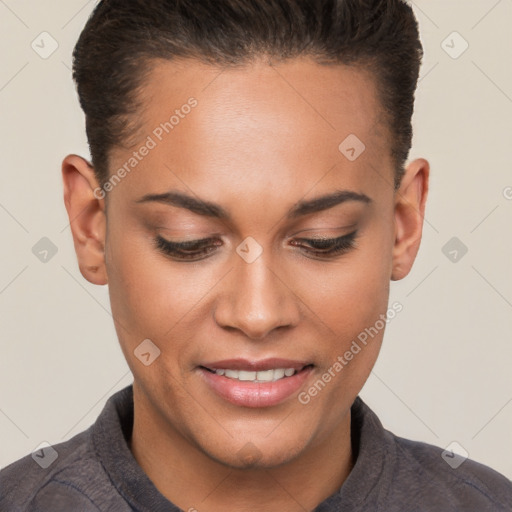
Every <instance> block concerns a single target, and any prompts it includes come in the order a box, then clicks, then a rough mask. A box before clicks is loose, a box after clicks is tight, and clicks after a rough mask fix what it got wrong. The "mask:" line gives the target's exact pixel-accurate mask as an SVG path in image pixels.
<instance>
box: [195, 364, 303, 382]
mask: <svg viewBox="0 0 512 512" xmlns="http://www.w3.org/2000/svg"><path fill="white" fill-rule="evenodd" d="M310 366H311V367H312V366H313V365H311V364H309V365H305V366H302V367H301V368H299V369H295V368H292V367H290V368H270V369H269V370H259V371H255V370H232V369H229V368H216V369H213V368H208V367H206V366H201V368H203V369H204V370H206V371H208V372H210V373H215V374H216V375H220V376H224V377H226V378H227V379H234V380H238V381H241V382H254V383H263V382H276V381H278V380H281V379H286V378H288V377H293V376H294V375H296V374H297V373H299V372H301V371H303V370H304V369H306V368H308V367H310Z"/></svg>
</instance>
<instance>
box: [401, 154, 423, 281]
mask: <svg viewBox="0 0 512 512" xmlns="http://www.w3.org/2000/svg"><path fill="white" fill-rule="evenodd" d="M429 175H430V165H429V163H428V162H427V161H426V160H424V159H423V158H419V159H417V160H414V161H413V162H411V163H410V164H409V165H408V166H407V169H406V172H405V175H404V177H403V179H402V183H401V185H400V188H399V189H398V190H397V191H396V193H395V244H394V246H393V270H392V275H391V279H392V280H393V281H399V280H400V279H403V278H404V277H405V276H406V275H407V274H408V273H409V272H410V270H411V268H412V265H413V263H414V260H415V259H416V255H417V254H418V250H419V248H420V243H421V235H422V232H423V218H424V216H425V205H426V202H427V196H428V187H429Z"/></svg>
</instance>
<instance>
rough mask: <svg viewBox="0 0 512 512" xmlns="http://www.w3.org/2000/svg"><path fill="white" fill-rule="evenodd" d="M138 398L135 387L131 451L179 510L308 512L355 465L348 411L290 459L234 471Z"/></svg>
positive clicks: (204, 511) (327, 494)
mask: <svg viewBox="0 0 512 512" xmlns="http://www.w3.org/2000/svg"><path fill="white" fill-rule="evenodd" d="M138 398H139V399H138ZM140 398H141V397H137V396H136V391H135V387H134V424H133V432H132V438H131V441H130V449H131V451H132V453H133V455H134V457H135V459H136V460H137V462H138V464H139V465H140V466H141V468H142V469H143V470H144V472H145V473H146V474H147V475H148V477H149V478H150V480H151V481H152V482H153V484H154V485H155V486H156V488H157V489H158V490H159V492H160V493H161V494H162V495H163V496H165V497H166V498H167V499H168V500H169V501H171V502H172V503H173V504H174V505H176V506H178V507H180V508H181V509H182V510H186V511H191V512H194V511H200V512H217V511H219V512H220V511H225V510H238V511H241V512H243V511H247V512H249V511H250V512H259V511H266V512H274V511H275V512H278V511H279V512H282V510H287V511H290V512H294V511H297V512H298V511H300V512H303V511H304V510H312V509H314V508H315V507H316V506H317V505H319V504H320V503H321V502H322V501H324V500H325V499H327V498H328V497H329V496H331V495H332V494H334V493H336V492H337V491H338V490H339V488H340V487H341V485H342V484H343V482H344V481H345V480H346V478H347V477H348V475H349V473H350V471H351V469H352V466H353V460H352V450H351V439H350V410H349V411H348V412H347V414H346V415H345V417H344V418H343V420H342V422H341V423H340V424H339V425H338V427H337V428H336V429H335V430H334V431H333V432H332V433H331V435H330V436H329V437H328V438H326V439H324V440H322V441H321V442H319V443H316V444H314V446H313V445H312V446H310V447H308V448H307V449H306V450H304V451H303V452H302V453H301V454H300V455H299V456H297V457H296V458H294V459H293V460H291V461H288V462H286V463H284V464H282V465H280V466H278V467H272V468H257V469H237V468H233V467H230V466H227V465H224V464H222V463H221V462H219V461H217V460H214V459H212V458H211V457H209V456H208V455H207V454H206V453H204V452H203V451H202V450H200V449H199V448H198V447H197V446H196V445H194V444H192V443H191V442H189V441H188V440H187V439H186V438H185V437H184V436H183V435H182V434H181V433H179V432H177V431H176V430H175V429H173V428H172V426H170V425H169V424H168V423H166V422H165V421H164V420H163V418H161V417H159V415H158V413H157V412H156V411H153V410H152V409H151V408H150V406H148V405H147V404H146V402H145V401H144V400H142V399H140Z"/></svg>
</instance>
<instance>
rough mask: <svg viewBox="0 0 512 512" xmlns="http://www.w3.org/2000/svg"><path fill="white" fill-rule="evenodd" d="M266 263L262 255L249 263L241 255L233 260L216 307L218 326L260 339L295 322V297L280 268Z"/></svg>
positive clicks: (297, 306)
mask: <svg viewBox="0 0 512 512" xmlns="http://www.w3.org/2000/svg"><path fill="white" fill-rule="evenodd" d="M236 257H237V256H236ZM237 258H238V257H237ZM267 263H269V262H267V261H266V259H265V258H264V256H263V255H261V256H260V257H259V258H258V259H257V260H256V261H254V262H252V263H246V262H245V261H243V260H242V259H241V258H239V259H238V261H236V262H235V268H234V269H233V270H232V271H231V272H230V273H229V274H228V276H227V280H226V281H225V283H224V287H223V289H222V290H221V293H220V295H219V298H218V301H217V304H216V307H215V313H214V318H215V321H216V323H217V324H218V325H219V326H221V327H223V328H225V329H236V330H239V331H241V332H243V333H244V334H245V335H246V336H247V337H249V338H251V339H255V340H259V339H263V338H265V337H266V336H268V335H269V334H270V333H271V332H272V331H274V330H275V329H278V328H279V327H293V326H296V325H297V323H298V321H299V314H300V310H299V304H298V299H297V297H296V296H295V295H294V293H293V291H292V290H291V289H290V283H288V282H286V281H285V279H283V277H282V276H280V275H279V274H280V272H279V269H278V268H272V265H271V264H270V266H269V265H268V264H267Z"/></svg>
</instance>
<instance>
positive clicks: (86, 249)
mask: <svg viewBox="0 0 512 512" xmlns="http://www.w3.org/2000/svg"><path fill="white" fill-rule="evenodd" d="M421 57H422V48H421V44H420V41H419V37H418V29H417V23H416V20H415V19H414V16H413V13H412V10H411V8H410V7H409V6H407V4H406V3H404V2H402V1H398V0H388V1H383V0H373V1H368V2H361V1H356V0H345V1H342V0H339V1H334V0H331V1H329V0H322V1H318V2H303V1H299V0H280V1H272V0H264V1H262V0H258V1H256V0H216V1H215V2H209V1H202V2H193V1H177V0H175V1H165V0H152V1H147V0H146V1H142V0H130V1H127V0H123V1H121V0H117V1H116V0H104V1H102V2H100V3H99V5H98V6H97V8H96V9H95V11H94V13H93V15H92V16H91V18H90V19H89V21H88V23H87V25H86V27H85V29H84V31H83V33H82V35H81V37H80V40H79V41H78V44H77V46H76V48H75V53H74V78H75V81H76V83H77V87H78V93H79V96H80V101H81V105H82V108H83V109H84V112H85V115H86V121H87V135H88V138H89V143H90V148H91V155H92V162H89V161H87V160H86V159H84V158H82V157H79V156H77V155H70V156H68V157H66V158H65V160H64V162H63V167H62V171H63V179H64V197H65V204H66V208H67V211H68V214H69V218H70V220H71V221H72V222H71V229H72V232H73V238H74V243H75V249H76V253H77V258H78V263H79V266H80V270H81V272H82V275H83V276H84V277H85V278H86V279H87V280H88V281H89V282H91V283H94V284H98V285H104V284H107V283H108V285H109V293H110V299H111V306H112V313H113V317H114V321H115V325H116V330H117V333H118V337H119V341H120V344H121V347H122V349H123V352H124V355H125V357H126V359H127V362H128V364H129V366H130V368H131V370H132V373H133V376H134V382H133V386H129V387H128V388H126V389H124V390H122V391H121V392H119V393H116V394H115V395H114V396H113V397H111V399H110V400H109V402H108V403H107V405H106V406H105V409H104V411H103V412H102V413H101V415H100V417H99V418H98V420H97V422H96V423H95V425H93V426H92V427H91V428H90V429H89V430H87V431H86V432H83V433H81V434H79V435H78V436H75V437H74V438H73V439H71V440H69V441H67V442H65V443H62V444H61V445H57V446H54V447H48V448H43V449H41V450H40V453H36V454H33V455H32V456H28V457H26V458H25V459H22V460H21V461H18V462H16V463H14V464H13V465H12V466H10V467H8V468H7V469H5V470H4V471H3V472H2V493H3V497H2V500H3V501H2V506H4V503H5V507H6V509H7V510H18V509H23V510H34V511H35V510H169V511H172V510H178V509H182V510H189V511H193V510H198V511H220V510H222V511H224V510H247V511H255V510H262V511H263V510H264V511H274V510H275V511H282V510H286V511H295V510H297V511H298V510H319V511H328V510H347V511H348V510H385V511H386V512H392V511H404V510H429V511H437V510H439V511H441V510H443V511H446V510H478V511H483V510H493V511H497V510H500V511H505V510H511V508H512V485H511V484H510V482H509V481H508V480H507V479H506V478H505V477H503V476H501V475H499V474H498V473H496V472H494V471H493V470H491V469H490V468H487V467H485V466H483V465H480V464H477V463H476V462H473V461H469V460H466V461H464V462H463V463H461V464H459V465H458V466H457V468H456V469H454V466H455V465H452V466H450V465H449V464H447V463H446V461H445V460H443V456H442V452H443V450H442V449H441V448H437V447H434V446H430V445H426V444H423V443H417V442H412V441H407V440H404V439H401V438H398V437H396V436H394V435H393V434H392V433H390V432H388V431H386V430H384V428H383V427H382V425H381V423H380V422H379V420H378V418H377V417H376V415H375V414H374V413H373V412H372V411H371V410H370V409H369V407H368V406H367V405H366V404H364V402H363V401H362V400H361V399H360V398H359V397H358V394H359V392H360V390H361V388H362V387H363V385H364V383H365V381H366V379H367V377H368V375H369V373H370V371H371V370H372V368H373V366H374V364H375V361H376V359H377V356H378V353H379V350H380V346H381V343H382V339H383V335H384V330H385V326H386V324H387V323H388V322H389V321H391V320H392V318H394V317H395V316H396V315H397V314H398V313H399V312H400V311H401V304H399V303H394V304H392V305H390V304H389V303H388V301H389V285H390V281H392V280H400V279H403V278H404V277H405V276H406V275H407V274H408V273H409V271H410V269H411V267H412V265H413V262H414V260H415V257H416V255H417V252H418V249H419V246H420V241H421V235H422V225H423V215H424V212H425V203H426V199H427V192H428V178H429V164H428V162H427V161H426V160H424V159H417V160H414V161H412V162H410V163H409V164H408V165H407V166H405V162H406V160H407V157H408V153H409V149H410V146H411V137H412V129H411V116H412V113H413V104H414V91H415V88H416V83H417V78H418V71H419V66H420V62H421ZM51 450H53V451H51ZM55 454H57V455H58V456H57V457H55ZM448 456H449V457H451V458H454V459H455V458H456V455H455V454H453V453H451V454H448ZM452 456H453V457H452ZM34 457H39V458H40V459H46V458H48V457H49V458H53V461H52V462H51V463H50V464H49V465H47V467H46V468H45V469H44V470H41V467H42V465H41V464H39V465H36V464H34V460H35V458H34ZM47 460H48V459H47ZM40 466H41V467H40ZM20 482H21V483H20Z"/></svg>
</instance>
